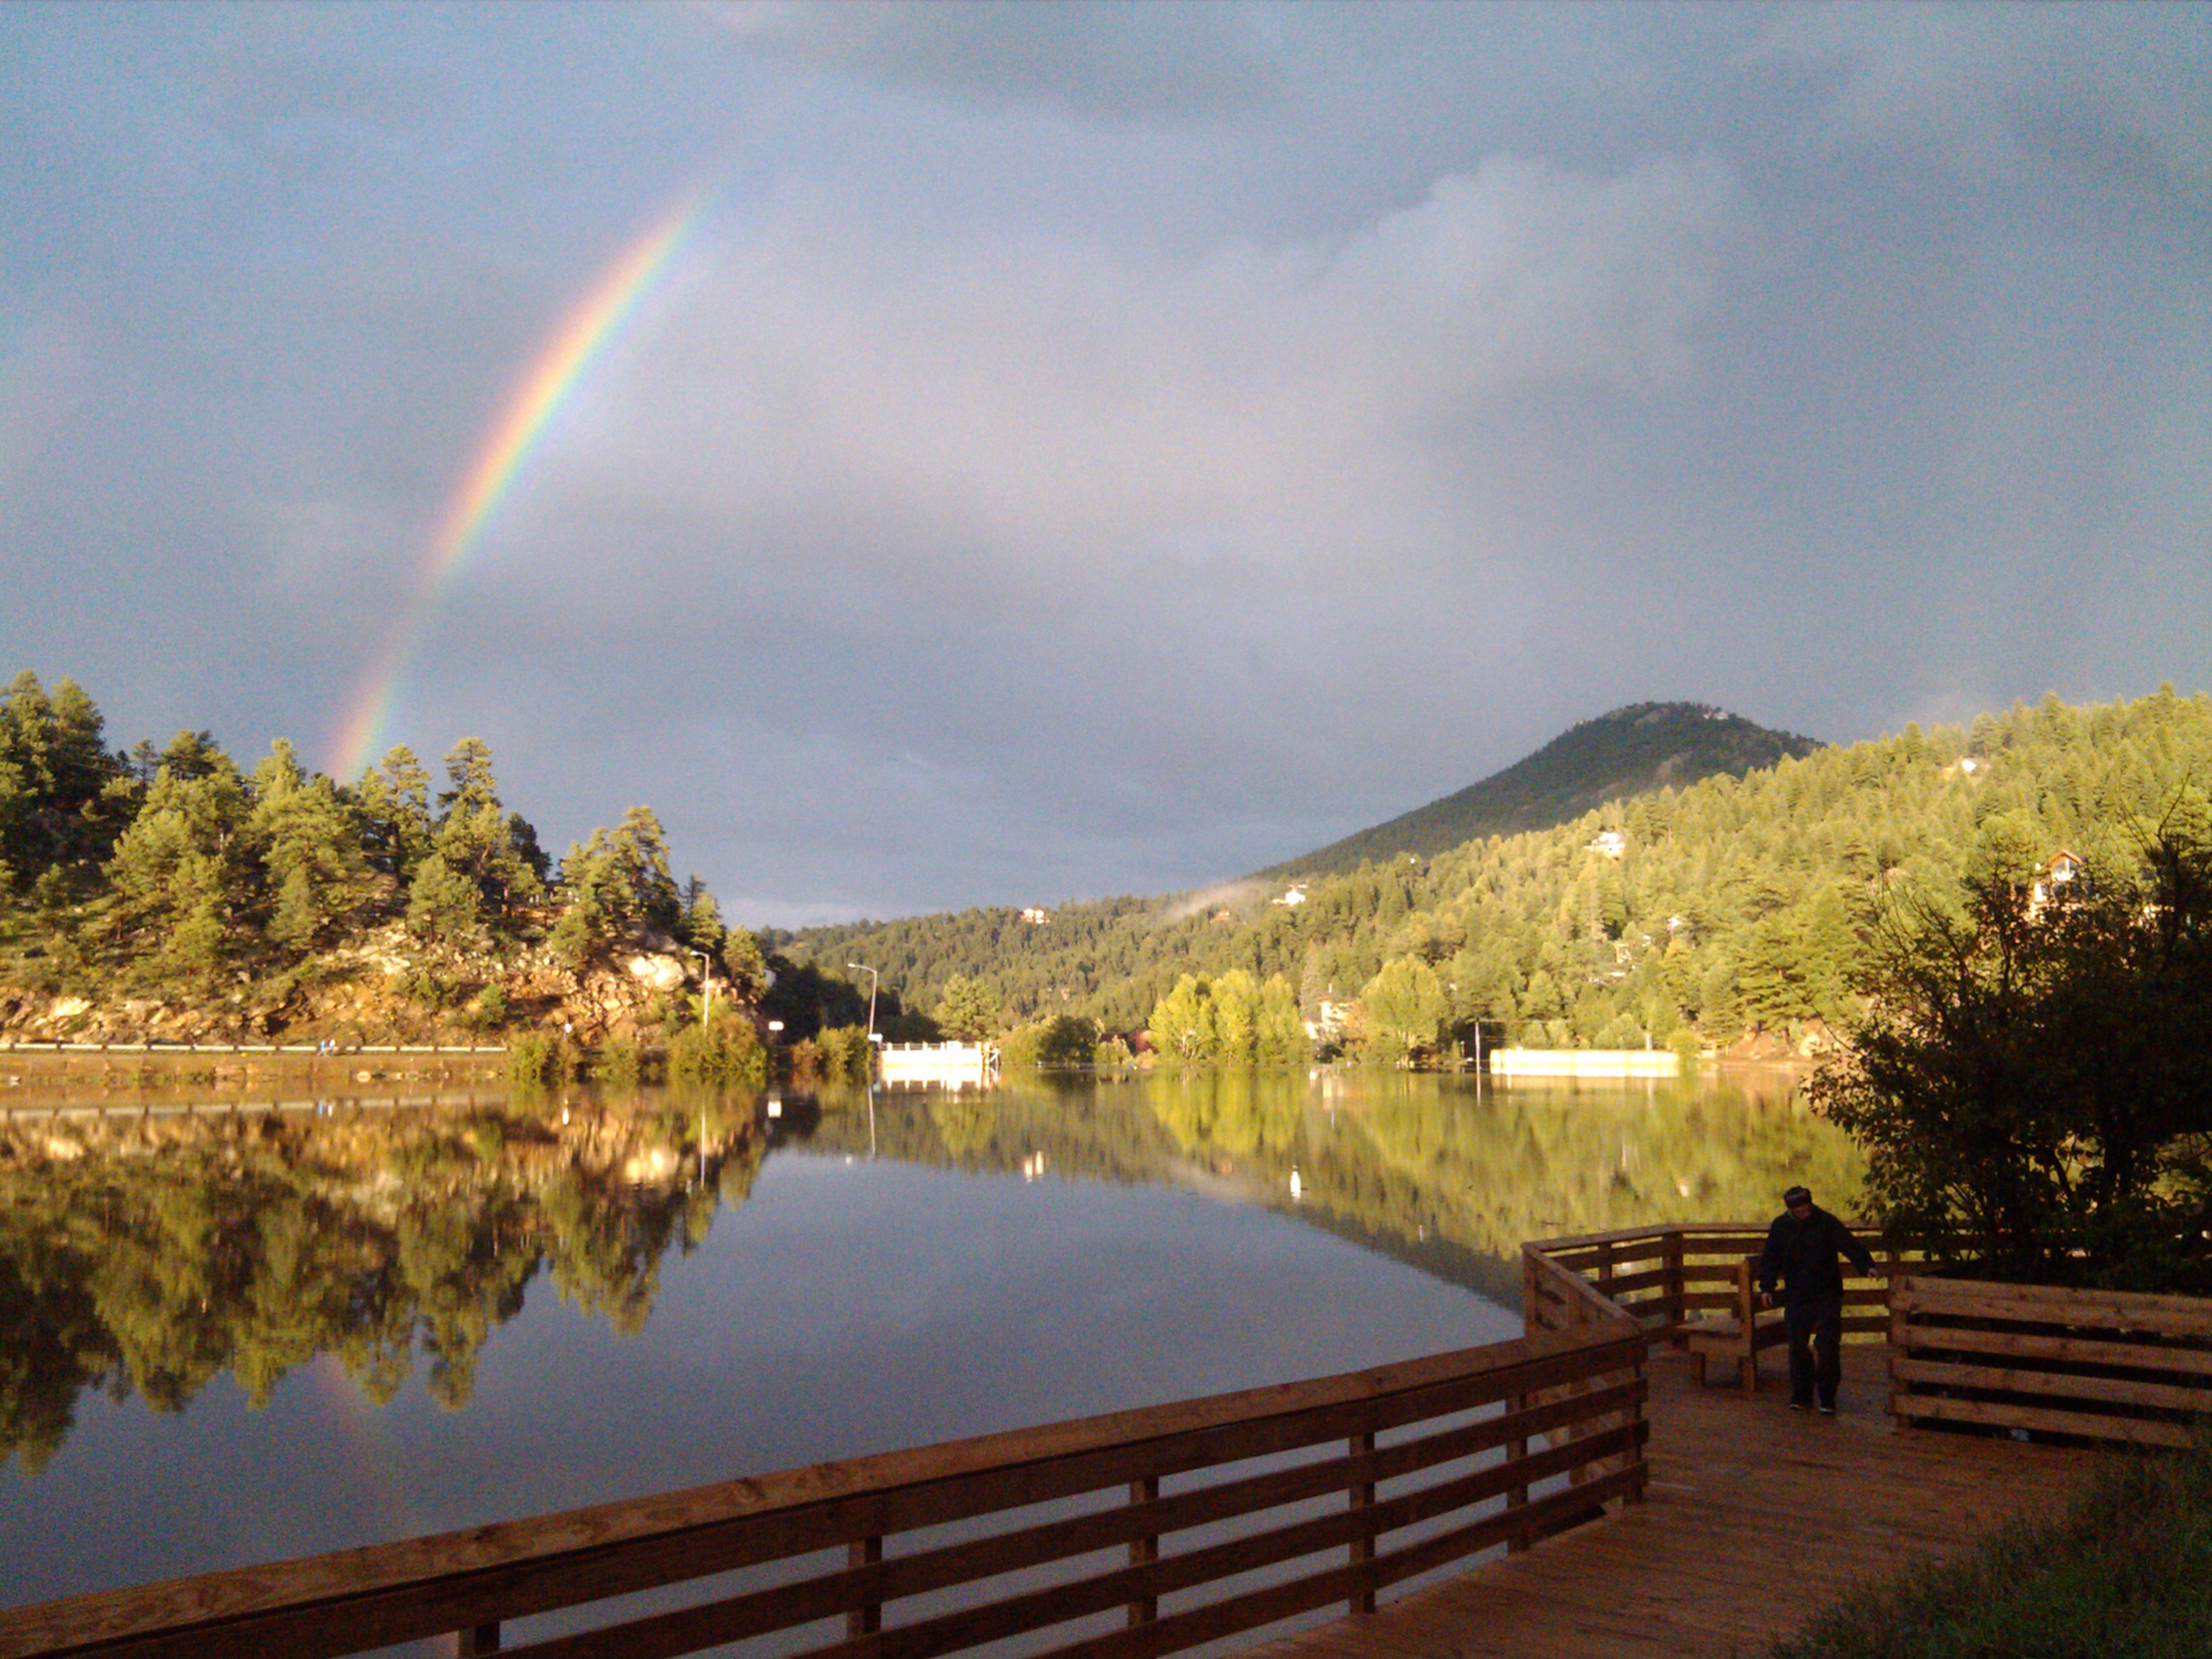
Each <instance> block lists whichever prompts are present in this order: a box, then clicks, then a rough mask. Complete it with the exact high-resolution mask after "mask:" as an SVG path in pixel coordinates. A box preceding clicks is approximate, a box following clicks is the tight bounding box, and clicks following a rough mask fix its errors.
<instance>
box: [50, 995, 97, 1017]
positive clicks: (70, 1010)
mask: <svg viewBox="0 0 2212 1659" xmlns="http://www.w3.org/2000/svg"><path fill="white" fill-rule="evenodd" d="M91 1010H92V1005H91V1004H90V1003H89V1002H87V1001H86V1000H84V999H83V998H82V997H61V998H58V1000H56V1001H55V1003H54V1006H52V1008H51V1009H49V1010H48V1011H47V1014H46V1018H49V1019H75V1018H76V1017H77V1016H78V1015H79V1014H82V1013H88V1012H91Z"/></svg>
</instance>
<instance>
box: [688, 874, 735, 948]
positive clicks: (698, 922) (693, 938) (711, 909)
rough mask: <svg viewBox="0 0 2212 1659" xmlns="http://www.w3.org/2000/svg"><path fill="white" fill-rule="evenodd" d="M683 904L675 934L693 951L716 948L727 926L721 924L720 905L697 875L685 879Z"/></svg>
mask: <svg viewBox="0 0 2212 1659" xmlns="http://www.w3.org/2000/svg"><path fill="white" fill-rule="evenodd" d="M682 904H683V913H682V915H680V916H679V917H678V921H677V927H676V937H677V938H678V939H680V940H682V941H683V942H684V944H685V945H689V946H690V948H691V949H692V950H694V951H706V952H708V954H709V955H712V954H714V952H716V951H720V949H721V948H722V940H723V939H724V938H725V937H726V934H727V933H728V932H729V929H728V928H726V927H724V926H723V924H722V907H721V906H720V905H719V904H717V903H716V902H714V894H712V893H710V892H708V890H707V884H706V883H705V882H704V881H702V880H701V879H700V878H698V877H697V876H696V875H695V876H693V877H692V878H690V880H689V881H687V882H685V883H684V890H683V899H682Z"/></svg>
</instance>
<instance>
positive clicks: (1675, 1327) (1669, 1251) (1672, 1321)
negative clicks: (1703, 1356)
mask: <svg viewBox="0 0 2212 1659" xmlns="http://www.w3.org/2000/svg"><path fill="white" fill-rule="evenodd" d="M1666 1265H1667V1335H1668V1340H1670V1341H1672V1342H1673V1343H1674V1346H1676V1347H1678V1348H1679V1347H1681V1346H1684V1345H1685V1342H1686V1338H1684V1337H1683V1335H1682V1334H1681V1330H1682V1321H1683V1319H1684V1317H1685V1316H1686V1315H1687V1314H1688V1312H1689V1310H1688V1309H1686V1308H1685V1307H1684V1306H1683V1305H1682V1297H1683V1296H1684V1295H1685V1293H1686V1291H1685V1286H1684V1284H1683V1279H1682V1230H1681V1229H1680V1227H1669V1228H1668V1230H1667V1232H1666Z"/></svg>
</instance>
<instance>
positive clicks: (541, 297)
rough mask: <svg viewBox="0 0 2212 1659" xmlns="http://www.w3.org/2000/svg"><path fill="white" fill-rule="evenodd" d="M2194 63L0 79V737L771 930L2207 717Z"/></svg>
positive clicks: (1042, 17) (2210, 378) (551, 25)
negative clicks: (435, 841) (8, 692)
mask: <svg viewBox="0 0 2212 1659" xmlns="http://www.w3.org/2000/svg"><path fill="white" fill-rule="evenodd" d="M2208 278H2212V9H2208V8H2207V7H2204V6H2197V5H2185V4H2163V5H2155V6H2141V7H2130V6H2104V7H2093V8H2085V9H2075V8H2069V7H2065V6H2059V5H2043V6H2035V7H2032V8H2027V9H2009V8H2006V7H2002V6H1994V5H1981V6H1971V7H1962V8H1947V7H1942V6H1936V5H1923V6H1911V7H1903V8H1857V7H1849V6H1821V7H1814V8H1799V7H1783V8H1771V9H1770V8H1761V7H1757V6H1749V5H1743V6H1728V7H1719V8H1704V7H1662V6H1643V7H1632V6H1614V5H1605V6H1598V7H1594V8H1580V7H1575V6H1541V7H1528V8H1515V7H1510V6H1504V5H1487V6H1478V7H1470V8H1465V9H1460V8H1454V7H1450V6H1445V5H1424V6H1412V7H1393V6H1389V5H1384V4H1376V3H1362V4H1358V5H1356V6H1348V7H1335V6H1328V5H1310V6H1294V7H1280V6H1271V5H1243V4H1235V3H1227V0H1223V3H1213V4H1206V5H1200V6H1190V7H1182V6H1176V5H1168V4H1145V5H1110V4H1100V5H1080V4H1065V5H1053V6H1045V5H1030V4H1012V5H999V4H981V5H965V6H963V5H953V4H944V5H933V6H928V7H920V8H915V7H903V6H890V5H875V4H869V3H861V0H848V3H844V4H840V5H836V6H829V7H817V6H812V5H803V4H780V3H767V4H709V3H700V4H681V5H665V6H645V5H626V6H577V7H562V6H556V5H550V4H532V5H528V6H524V7H513V8H509V7H501V6H496V5H471V6H454V7H442V6H438V5H433V4H410V5H364V6H345V5H335V4H331V5H315V6H308V7H288V6H284V5H280V4H269V5H255V6H245V5H230V6H194V5H189V4H161V5H154V6H147V7H134V6H131V5H125V4H98V5H65V4H19V5H15V6H9V7H4V8H0V673H4V674H12V673H14V672H15V671H17V670H19V669H23V668H29V669H32V670H33V671H36V672H38V673H39V674H40V676H41V677H42V678H44V679H46V680H47V681H48V682H51V681H52V680H53V679H56V678H60V677H62V676H64V675H68V676H71V677H73V678H76V680H78V681H79V682H80V683H81V684H83V685H84V686H85V687H86V689H87V690H89V691H90V692H91V693H92V695H93V696H94V698H95V699H96V700H97V701H98V702H99V703H100V706H101V708H102V709H103V710H104V711H105V712H106V714H107V717H108V720H109V729H110V734H111V736H112V738H114V740H115V741H116V742H117V744H118V745H124V744H130V743H131V742H134V741H136V740H137V739H138V738H142V737H149V736H150V737H152V738H155V739H156V740H157V741H158V740H161V739H165V738H167V735H168V734H169V733H171V732H174V731H176V730H178V729H179V728H182V727H191V728H199V727H208V728H211V729H213V730H214V732H216V735H217V737H218V738H220V739H221V740H222V742H223V743H224V744H226V745H227V746H228V747H229V748H230V749H231V750H233V752H234V753H235V754H238V755H240V757H242V759H243V760H244V761H246V763H250V762H251V760H252V757H255V756H256V755H258V753H259V752H261V751H263V750H265V748H266V746H267V744H269V742H270V740H271V739H272V738H277V737H285V738H290V739H291V740H292V741H294V742H295V744H297V745H298V747H299V749H300V751H301V755H302V756H303V757H305V758H306V759H307V760H308V761H310V762H311V763H314V764H317V765H320V766H323V767H325V768H336V769H342V770H343V774H344V775H347V776H350V775H353V774H354V773H356V772H357V771H358V769H359V766H360V764H361V762H362V757H363V756H364V755H366V756H368V757H370V758H374V756H376V755H377V754H380V753H381V752H382V750H383V748H384V747H385V746H386V744H391V743H394V742H404V743H406V744H410V745H411V746H412V747H413V748H414V749H415V750H416V751H417V752H418V753H420V754H421V755H422V756H423V757H425V758H426V759H428V760H431V761H433V762H434V763H435V760H436V759H437V757H441V756H442V755H443V754H444V753H445V752H446V750H447V749H448V748H450V747H451V745H452V744H453V743H454V741H456V740H457V739H458V738H461V737H464V736H470V735H474V736H479V737H482V738H484V739H486V740H487V741H488V742H489V744H491V747H492V750H493V753H494V756H495V763H496V765H497V768H498V771H499V776H500V779H501V786H502V788H503V792H504V793H505V794H506V796H507V801H508V804H509V805H512V806H514V807H517V808H519V809H520V810H521V811H524V812H525V813H526V815H528V816H529V817H531V818H532V820H533V821H534V822H535V823H537V825H538V829H539V831H540V834H541V836H542V837H543V838H544V841H545V842H546V843H547V844H548V845H549V846H550V847H552V848H555V849H556V850H557V849H558V848H562V847H564V846H565V845H566V844H567V843H568V841H569V840H571V839H572V838H577V837H580V836H585V835H586V834H588V832H589V830H590V829H591V828H592V827H593V826H594V825H597V824H601V823H612V822H613V821H614V820H616V819H617V818H618V817H620V815H621V813H622V812H623V810H624V808H626V807H628V806H629V805H635V804H647V805H652V806H653V807H654V808H655V809H656V810H657V811H658V812H659V815H660V817H661V819H662V821H663V823H665V826H666V828H667V830H668V835H669V839H670V842H671V848H672V850H673V854H674V860H675V863H676V865H677V867H678V873H679V875H681V874H688V873H690V872H697V873H698V874H700V875H702V876H703V877H704V878H706V879H707V880H708V883H709V884H711V885H712V886H713V888H714V890H715V891H716V893H717V894H718V895H719V896H720V898H721V900H722V903H723V908H724V911H725V914H726V915H729V916H730V917H731V918H732V920H737V921H745V922H747V923H750V924H751V925H754V926H762V925H775V926H784V927H788V926H798V925H801V924H804V923H807V922H813V921H832V920H842V919H848V918H851V917H855V916H860V915H869V916H876V917H884V916H890V915H907V914H912V913H915V912H920V911H925V910H933V909H939V908H956V907H960V906H964V905H969V904H975V903H1011V904H1026V903H1032V902H1046V903H1051V902H1058V901H1060V900H1062V899H1065V898H1070V897H1085V896H1097V895H1101V894H1107V893H1117V892H1161V891H1168V890H1180V889H1185V888H1189V887H1194V886H1197V885H1200V884H1205V883H1208V882H1211V881H1213V880H1216V879H1219V878H1225V877H1229V876H1233V875H1236V874H1237V873H1239V872H1243V871H1248V870H1252V869H1255V868H1258V867H1261V866H1266V865H1268V864H1271V863H1273V862H1276V861H1278V860H1284V859H1287V858H1291V857H1294V856H1295V855H1297V854H1299V853H1301V852H1303V851H1305V850H1308V849H1310V848H1313V847H1316V846H1318V845H1320V844H1322V843H1323V842H1328V841H1331V840H1333V839H1334V838H1336V837H1337V836H1340V835H1343V834H1345V833H1346V832H1348V831H1350V830H1352V829H1358V828H1360V827H1363V826H1364V825H1367V824H1370V823H1376V822H1378V821H1380V820H1382V819H1384V818H1387V817H1392V816H1395V814H1397V813H1399V812H1401V811H1406V810H1407V809H1409V808H1411V807H1413V806H1416V805H1420V804H1422V803H1424V802H1425V801H1427V800H1430V799H1434V798H1436V797H1437V796H1439V795H1442V794H1445V793H1449V792H1451V791H1453V790H1455V789H1457V788H1460V787H1463V786H1464V785H1466V784H1468V783H1470V782H1472V781H1475V780H1476V779H1478V778H1480V777H1482V776H1485V775H1488V774H1489V773H1491V772H1493V771H1495V770H1497V769H1498V768H1500V767H1502V766H1504V765H1506V764H1509V763H1511V762H1512V761H1514V760H1516V759H1517V758H1518V757H1521V756H1522V755H1523V754H1525V753H1527V752H1528V751H1529V750H1533V749H1534V748H1536V747H1538V746H1539V745H1541V744H1543V743H1544V742H1546V741H1547V740H1548V739H1549V738H1552V737H1553V736H1555V735H1556V734H1557V733H1558V732H1559V731H1561V730H1562V729H1564V728H1565V726H1568V725H1570V724H1571V723H1572V722H1574V721H1575V720H1581V719H1584V718H1587V717H1589V716H1590V715H1593V714H1600V713H1602V712H1604V711H1606V710H1607V709H1609V708H1614V707H1617V706H1619V705H1620V704H1622V703H1626V702H1640V701H1645V700H1653V699H1676V698H1680V699H1686V700H1691V701H1696V702H1711V703H1717V704H1719V705H1721V706H1723V707H1725V708H1729V709H1731V710H1733V711H1734V712H1736V713H1738V714H1744V715H1746V716H1747V717H1749V718H1750V719H1753V720H1758V721H1760V722H1762V723H1764V724H1766V725H1770V726H1778V727H1782V728H1784V729H1786V730H1790V731H1795V732H1804V733H1807V734H1808V735H1810V736H1813V737H1816V738H1823V739H1826V740H1829V741H1835V742H1848V741H1852V740H1855V739H1857V738H1866V737H1871V736H1875V735H1877V734H1879V733H1881V732H1887V731H1895V730H1899V729H1901V728H1902V726H1904V725H1905V722H1907V721H1908V720H1922V721H1923V722H1925V721H1930V720H1956V719H1960V718H1965V717H1970V716H1971V715H1972V714H1973V713H1974V712H1975V711H1977V710H1978V709H1980V708H1989V707H2002V706H2004V705H2006V704H2008V703H2010V702H2013V701H2015V700H2016V699H2027V700H2030V701H2032V700H2034V699H2036V698H2039V697H2040V696H2043V695H2044V694H2045V692H2047V691H2054V690H2055V691H2056V692H2057V693H2058V694H2059V695H2060V696H2063V697H2065V698H2067V699H2069V701H2071V700H2088V699H2109V698H2112V697H2116V696H2140V695H2142V694H2144V693H2146V692H2148V691H2151V690H2154V689H2155V688H2156V687H2157V686H2158V685H2159V684H2160V682H2161V681H2172V683H2173V684H2175V685H2176V686H2177V687H2178V688H2179V690H2182V691H2184V692H2191V691H2195V690H2202V689H2205V688H2206V687H2207V686H2208V685H2212V314H2208V313H2212V280H2208Z"/></svg>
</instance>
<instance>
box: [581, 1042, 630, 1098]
mask: <svg viewBox="0 0 2212 1659" xmlns="http://www.w3.org/2000/svg"><path fill="white" fill-rule="evenodd" d="M637 1071H638V1050H637V1044H635V1042H623V1040H622V1039H621V1038H619V1037H611V1038H609V1039H608V1040H607V1041H606V1042H602V1043H601V1044H600V1045H599V1052H598V1053H596V1054H593V1055H592V1075H593V1076H595V1077H597V1078H598V1079H599V1080H600V1081H602V1082H604V1083H618V1084H622V1085H625V1086H627V1085H629V1084H633V1083H635V1082H636V1081H637Z"/></svg>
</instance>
